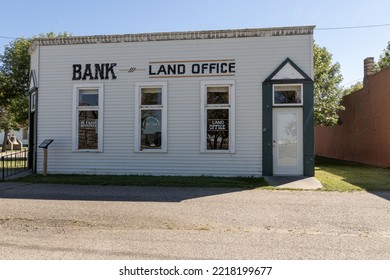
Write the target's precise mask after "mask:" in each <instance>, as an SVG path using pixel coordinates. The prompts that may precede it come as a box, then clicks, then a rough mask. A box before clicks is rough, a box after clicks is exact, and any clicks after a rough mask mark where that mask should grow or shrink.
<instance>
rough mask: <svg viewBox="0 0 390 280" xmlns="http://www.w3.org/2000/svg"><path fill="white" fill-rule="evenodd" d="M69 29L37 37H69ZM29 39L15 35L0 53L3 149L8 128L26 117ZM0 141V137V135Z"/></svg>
mask: <svg viewBox="0 0 390 280" xmlns="http://www.w3.org/2000/svg"><path fill="white" fill-rule="evenodd" d="M69 36H70V34H68V33H66V32H65V33H59V34H58V35H56V34H55V33H53V32H50V33H47V34H40V35H39V37H40V38H57V37H69ZM34 38H35V37H33V38H31V39H26V38H18V39H16V40H14V41H12V42H11V43H9V44H8V45H7V46H6V47H5V49H4V54H3V55H1V56H0V130H3V131H4V139H3V148H2V149H3V150H4V149H5V143H6V140H7V135H8V133H9V131H10V130H11V129H19V128H20V127H22V126H25V125H26V124H27V121H28V88H29V82H30V76H29V70H30V55H29V54H28V48H29V46H30V45H31V43H32V41H33V40H34ZM0 141H1V139H0Z"/></svg>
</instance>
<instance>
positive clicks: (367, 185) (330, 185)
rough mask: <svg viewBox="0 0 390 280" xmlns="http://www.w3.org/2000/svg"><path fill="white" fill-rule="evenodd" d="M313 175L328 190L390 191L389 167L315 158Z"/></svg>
mask: <svg viewBox="0 0 390 280" xmlns="http://www.w3.org/2000/svg"><path fill="white" fill-rule="evenodd" d="M315 174H316V175H315V177H316V178H317V179H318V180H319V181H320V182H321V183H322V185H323V186H324V190H329V191H360V190H367V191H390V169H386V168H380V167H374V166H370V165H364V164H359V163H352V162H346V161H341V160H334V159H327V158H321V157H317V158H316V170H315Z"/></svg>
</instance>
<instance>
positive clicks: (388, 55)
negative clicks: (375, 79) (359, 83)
mask: <svg viewBox="0 0 390 280" xmlns="http://www.w3.org/2000/svg"><path fill="white" fill-rule="evenodd" d="M376 66H377V67H376V68H377V70H378V71H380V70H382V69H384V68H386V67H389V66H390V41H389V42H388V43H387V48H386V49H384V50H383V52H382V54H381V55H380V57H379V60H378V63H377V64H376Z"/></svg>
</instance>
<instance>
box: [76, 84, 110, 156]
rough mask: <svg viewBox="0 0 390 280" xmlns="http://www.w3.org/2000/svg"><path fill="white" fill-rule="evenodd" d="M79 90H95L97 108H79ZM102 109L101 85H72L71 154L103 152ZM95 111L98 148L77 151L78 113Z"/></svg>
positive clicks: (102, 91) (102, 95) (102, 92)
mask: <svg viewBox="0 0 390 280" xmlns="http://www.w3.org/2000/svg"><path fill="white" fill-rule="evenodd" d="M80 90H97V93H98V102H99V104H98V106H79V93H80ZM103 107H104V90H103V84H102V83H99V84H98V83H96V84H76V85H73V110H72V126H73V127H72V151H73V152H81V153H84V152H92V153H100V152H103V133H104V131H103V112H104V111H103ZM80 111H97V112H98V123H97V125H98V147H97V149H79V112H80Z"/></svg>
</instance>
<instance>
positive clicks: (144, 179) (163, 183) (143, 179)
mask: <svg viewBox="0 0 390 280" xmlns="http://www.w3.org/2000/svg"><path fill="white" fill-rule="evenodd" d="M18 181H19V182H29V183H50V184H80V185H114V186H156V187H207V188H212V187H217V188H218V187H227V188H259V187H265V186H268V184H267V182H266V181H265V180H264V179H263V178H246V177H206V176H199V177H196V176H122V175H117V176H116V175H75V174H71V175H68V174H66V175H63V174H54V175H50V174H49V175H48V176H46V177H44V176H42V175H40V174H32V175H29V176H27V177H23V178H20V179H18Z"/></svg>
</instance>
